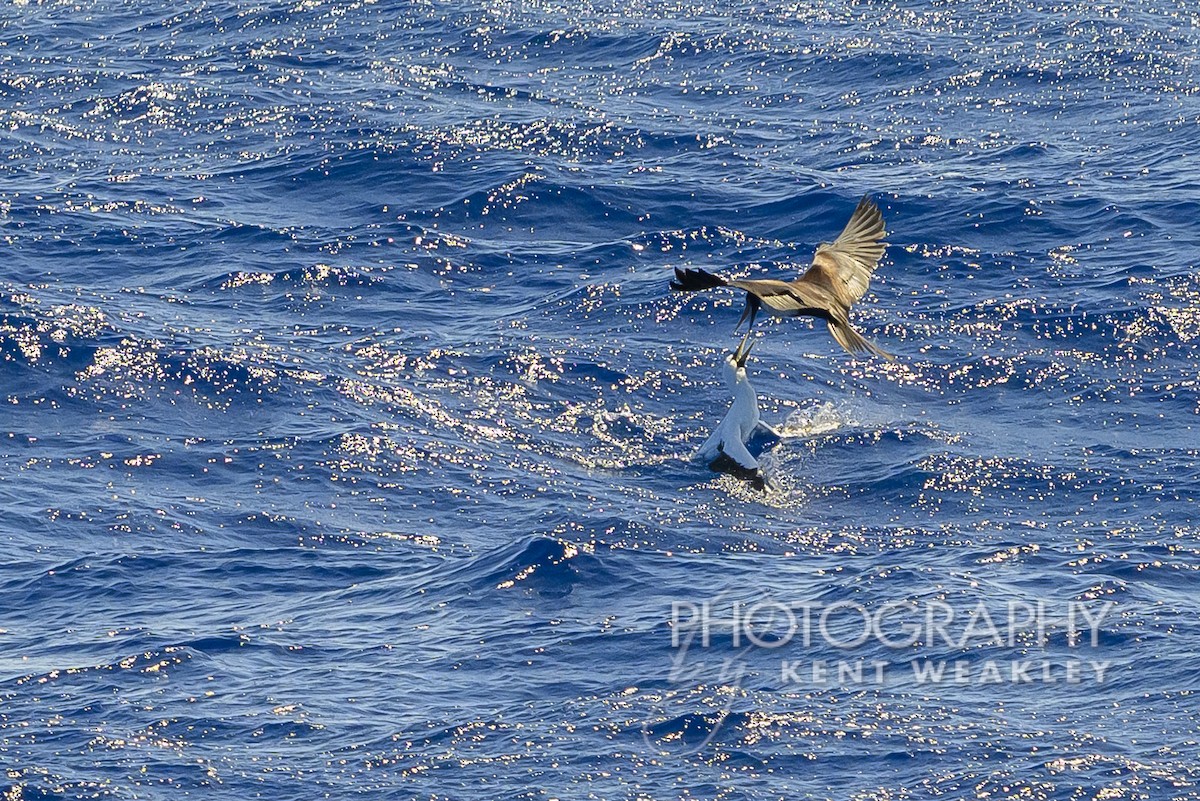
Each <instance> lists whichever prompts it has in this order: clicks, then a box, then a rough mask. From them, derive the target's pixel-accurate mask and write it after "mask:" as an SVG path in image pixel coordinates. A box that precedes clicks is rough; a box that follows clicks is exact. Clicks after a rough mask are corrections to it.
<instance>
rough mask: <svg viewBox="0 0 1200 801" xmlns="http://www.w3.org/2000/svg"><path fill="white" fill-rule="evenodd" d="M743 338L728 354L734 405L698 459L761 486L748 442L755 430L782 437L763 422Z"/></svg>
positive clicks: (699, 451)
mask: <svg viewBox="0 0 1200 801" xmlns="http://www.w3.org/2000/svg"><path fill="white" fill-rule="evenodd" d="M749 336H750V332H749V331H747V332H746V336H745V337H742V342H741V344H739V345H738V347H737V350H735V351H734V352H733V353H731V354H729V355H728V356H726V357H725V365H724V367H725V382H726V383H727V384H728V385H729V389H730V390H731V391H732V392H733V404H732V405H730V407H729V411H728V412H726V413H725V417H724V419H723V420H721V422H720V423H719V424H718V425H717V427H716V428H715V429H713V432H712V434H711V435H709V437H708V439H706V440H705V441H704V444H703V445H701V446H700V447H699V449H697V451H696V456H695V458H696V459H699V460H701V461H703V462H704V463H706V464H707V465H708V466H709V468H710V469H712V470H719V471H724V472H731V473H735V474H738V475H740V476H742V477H743V478H749V479H751V480H752V481H753V482H754V485H755V486H756V487H758V488H759V489H763V488H764V487H765V482H764V480H763V477H762V472H761V470H760V468H759V464H758V460H757V459H755V458H754V456H753V455H752V454H751V453H750V451H749V450H747V449H746V442H747V441H748V440H749V439H750V437H752V436H753V435H754V434H755V433H756V432H760V431H761V432H766V433H768V434H771V435H772V436H776V437H777V436H779V435H778V434H777V433H776V432H775V430H774V429H773V428H771V427H770V426H768V425H767V424H766V423H764V422H762V420H761V419H760V417H759V414H758V395H757V394H756V393H755V391H754V386H753V385H752V384H751V383H750V379H749V377H748V376H747V375H746V359H747V358H748V357H749V356H750V347H751V346H748V345H747V344H746V343H747V340H748V339H749Z"/></svg>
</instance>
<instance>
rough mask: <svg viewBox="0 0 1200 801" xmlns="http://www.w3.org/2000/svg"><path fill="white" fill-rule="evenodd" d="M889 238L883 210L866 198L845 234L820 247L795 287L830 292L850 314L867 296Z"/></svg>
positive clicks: (860, 203) (847, 226) (859, 203)
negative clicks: (808, 287)
mask: <svg viewBox="0 0 1200 801" xmlns="http://www.w3.org/2000/svg"><path fill="white" fill-rule="evenodd" d="M886 235H887V232H886V231H885V230H884V226H883V215H882V214H881V213H880V211H879V207H878V206H876V205H875V203H874V202H873V201H872V200H871V198H870V197H867V196H864V197H863V199H862V200H860V201H859V202H858V207H857V208H856V209H855V210H854V214H853V215H851V217H850V222H848V223H846V227H845V228H844V229H842V233H841V234H840V235H839V236H838V238H837V239H835V240H834V241H833V242H832V243H830V242H825V243H823V244H821V245H820V246H818V247H817V252H816V254H815V255H814V256H813V263H812V266H811V267H809V268H808V270H807V272H805V273H804V275H802V276H800V278H799V279H797V280H796V282H795V283H796V284H805V283H807V284H811V285H813V286H818V287H821V288H823V289H826V290H827V291H828V292H829V293H830V294H831V295H833V297H835V298H837V300H838V302H839V303H840V304H841V305H842V306H843V307H845V309H847V310H849V308H850V306H851V305H853V304H854V303H855V302H857V301H858V300H859V299H860V298H862V296H863V295H864V294H866V292H867V286H868V284H870V282H871V274H872V273H873V272H875V267H876V266H877V265H878V264H879V260H880V259H881V258H882V257H883V251H884V249H885V248H886V247H887V243H885V242H884V241H883V237H884V236H886Z"/></svg>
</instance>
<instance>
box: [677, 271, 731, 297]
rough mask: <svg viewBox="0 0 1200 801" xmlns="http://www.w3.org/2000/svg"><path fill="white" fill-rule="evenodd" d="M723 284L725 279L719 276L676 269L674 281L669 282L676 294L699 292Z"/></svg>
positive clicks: (705, 272)
mask: <svg viewBox="0 0 1200 801" xmlns="http://www.w3.org/2000/svg"><path fill="white" fill-rule="evenodd" d="M725 283H726V282H725V279H724V278H722V277H721V276H719V275H713V274H712V273H710V272H707V271H705V270H701V269H698V268H690V269H684V270H681V269H680V268H678V267H676V268H675V280H674V281H672V282H671V289H674V290H675V291H676V292H699V291H701V290H704V289H713V288H715V287H719V286H725Z"/></svg>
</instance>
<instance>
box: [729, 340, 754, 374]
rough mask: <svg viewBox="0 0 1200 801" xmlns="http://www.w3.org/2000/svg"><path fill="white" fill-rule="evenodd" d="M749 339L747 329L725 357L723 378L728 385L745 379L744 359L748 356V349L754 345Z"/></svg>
mask: <svg viewBox="0 0 1200 801" xmlns="http://www.w3.org/2000/svg"><path fill="white" fill-rule="evenodd" d="M749 339H750V332H749V331H747V332H746V336H744V337H742V341H741V343H740V344H739V345H738V346H737V348H736V349H735V350H734V351H733V352H732V353H730V354H729V355H727V356H726V357H725V380H726V381H728V382H729V385H730V386H734V385H736V384H738V383H739V382H741V381H745V380H746V360H747V359H749V358H750V349H751V348H752V347H754V343H753V342H750V341H749Z"/></svg>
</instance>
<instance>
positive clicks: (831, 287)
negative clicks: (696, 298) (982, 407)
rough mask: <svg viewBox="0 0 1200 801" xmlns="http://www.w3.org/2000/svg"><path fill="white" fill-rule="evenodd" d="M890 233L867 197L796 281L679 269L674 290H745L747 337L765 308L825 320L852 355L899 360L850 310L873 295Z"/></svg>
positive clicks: (792, 315)
mask: <svg viewBox="0 0 1200 801" xmlns="http://www.w3.org/2000/svg"><path fill="white" fill-rule="evenodd" d="M886 234H887V232H886V231H885V230H884V226H883V215H882V214H881V213H880V212H879V207H878V206H876V205H875V203H874V202H873V201H872V200H871V199H870V197H863V199H862V200H860V201H859V203H858V207H857V208H856V209H855V210H854V214H853V215H852V216H851V217H850V222H848V223H846V227H845V228H844V229H843V230H842V233H841V235H839V236H838V238H837V239H835V240H834V241H833V242H832V243H829V242H824V243H822V244H821V245H819V246H818V247H817V252H816V254H815V255H814V256H813V261H812V265H811V266H810V267H809V268H808V270H806V271H805V273H804V275H802V276H800V277H799V278H797V279H795V280H794V281H779V280H775V279H757V280H729V279H726V278H722V277H721V276H719V275H714V274H713V273H710V272H707V271H705V270H700V269H680V268H678V267H676V268H675V280H674V281H672V282H671V289H674V290H676V291H678V292H698V291H700V290H703V289H712V288H713V287H719V286H731V287H735V288H737V289H744V290H745V291H746V307H745V309H743V311H742V316H741V319H739V320H738V326H739V327H740V326H741V324H742V321H744V320H746V319H747V318H749V319H750V325H749V327H748V328H747V333H749V331H750V330H752V329H753V328H754V318H755V316H757V315H758V310H759V309H760V308H762V307H764V306H765V307H766V311H767V313H768V314H771V315H774V316H776V317H800V316H805V317H817V318H819V319H822V320H824V321H825V322H826V323H827V324H828V325H829V333H831V334H833V338H834V339H836V340H837V342H838V344H839V345H841V346H842V347H843V348H845V349H846V350H847V351H848V352H850V353H854V352H855V351H863V350H866V351H870V352H871V353H874V354H876V355H878V356H882V357H884V358H885V359H893V358H895V357H893V356H892V355H891V354H889V353H885V352H884V351H883V350H881V349H880V348H878V347H876V346H875V344H874V343H872V342H870V341H868V340H867V339H865V338H864V337H863V336H862V335H861V334H859V333H858V332H857V331H855V330H854V328H852V327H851V325H850V307H851V306H852V305H854V303H856V302H857V301H858V300H859V299H861V298H862V296H863V295H864V294H865V293H866V291H867V285H868V284H869V283H870V281H871V274H872V273H873V272H874V271H875V267H876V266H877V265H878V264H879V259H880V258H882V256H883V251H884V249H885V248H886V247H887V245H886V243H885V242H883V241H882V240H883V237H884V236H886ZM735 330H736V329H735Z"/></svg>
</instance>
